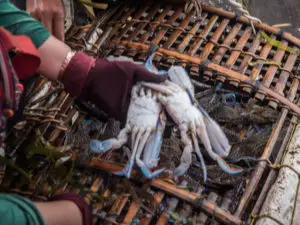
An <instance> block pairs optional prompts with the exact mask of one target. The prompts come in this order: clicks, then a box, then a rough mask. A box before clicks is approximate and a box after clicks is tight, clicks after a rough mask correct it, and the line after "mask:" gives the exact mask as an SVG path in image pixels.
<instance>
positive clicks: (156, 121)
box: [90, 84, 165, 178]
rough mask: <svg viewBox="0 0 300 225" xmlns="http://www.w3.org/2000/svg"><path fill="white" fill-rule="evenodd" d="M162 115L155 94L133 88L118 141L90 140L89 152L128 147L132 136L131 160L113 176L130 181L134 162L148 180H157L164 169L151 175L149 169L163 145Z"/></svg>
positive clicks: (140, 87)
mask: <svg viewBox="0 0 300 225" xmlns="http://www.w3.org/2000/svg"><path fill="white" fill-rule="evenodd" d="M161 111H162V107H161V104H160V103H158V102H157V93H155V92H152V91H151V89H149V88H144V87H142V85H141V84H137V85H135V86H134V87H133V89H132V97H131V102H130V105H129V109H128V113H127V121H126V125H125V127H124V128H123V129H122V130H121V131H120V133H119V135H118V136H117V138H111V139H108V140H105V141H97V140H92V141H91V144H90V147H91V149H92V151H94V152H97V153H103V152H106V151H108V150H114V149H119V148H121V147H122V146H123V145H124V144H126V143H127V141H128V139H129V134H130V133H131V150H132V152H131V157H130V159H129V161H128V162H127V164H126V166H125V168H124V170H123V171H120V172H116V173H115V174H116V175H119V176H126V177H127V178H130V175H131V172H132V169H133V165H134V162H136V164H137V165H138V166H139V167H140V169H141V171H142V172H143V174H144V175H145V176H146V177H147V178H154V177H157V176H158V175H159V174H161V173H162V172H163V171H164V169H159V170H157V171H154V172H151V171H150V168H154V167H155V166H156V165H157V162H158V155H159V151H160V147H161V142H162V134H163V130H164V126H165V118H163V114H162V113H161ZM143 152H144V154H143V160H142V159H141V158H142V153H143Z"/></svg>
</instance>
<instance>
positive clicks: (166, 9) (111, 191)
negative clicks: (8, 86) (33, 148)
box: [2, 1, 300, 225]
mask: <svg viewBox="0 0 300 225" xmlns="http://www.w3.org/2000/svg"><path fill="white" fill-rule="evenodd" d="M255 28H256V32H257V33H256V34H254V32H253V30H252V27H251V25H250V23H249V21H248V20H247V19H246V18H244V17H238V18H237V17H236V15H234V14H233V13H229V12H225V11H222V10H219V9H216V8H212V7H209V6H203V12H202V18H201V20H196V19H195V18H194V15H193V13H189V14H185V13H184V11H183V8H182V7H181V6H176V8H175V6H172V5H158V4H152V3H151V2H150V1H149V2H147V3H145V4H143V5H136V4H131V3H130V4H124V5H121V6H120V5H118V6H117V7H116V8H111V9H110V10H108V11H107V12H105V13H104V15H103V17H101V18H99V20H98V21H96V22H94V23H93V24H92V25H91V26H89V27H88V28H84V29H82V28H78V27H75V26H72V27H71V28H70V29H69V31H68V32H67V34H66V42H67V43H68V44H69V45H70V46H71V47H72V48H74V49H76V50H83V51H85V52H87V53H88V54H90V55H93V56H95V57H99V56H100V57H106V56H111V55H114V56H128V57H132V58H134V59H135V60H137V61H144V60H145V59H146V57H147V53H148V51H149V48H150V47H151V45H152V44H156V45H158V46H159V49H158V52H157V54H156V57H155V59H154V62H155V64H156V65H157V66H158V67H160V68H167V67H169V66H171V65H173V64H180V65H183V66H185V68H186V69H187V70H188V72H189V73H190V75H191V78H192V79H193V82H194V84H195V86H196V88H199V87H202V86H205V84H203V83H202V82H205V83H206V84H208V85H212V84H215V83H218V82H219V83H222V84H223V87H226V88H228V89H231V90H235V91H238V92H239V93H246V94H249V95H250V96H253V97H254V98H257V99H258V100H259V101H261V104H263V105H270V106H271V107H273V108H274V109H277V110H278V111H279V116H278V118H277V122H276V123H275V125H274V128H273V130H272V133H271V135H270V137H269V140H268V143H267V145H266V146H265V148H264V150H263V152H261V153H260V155H261V158H262V159H267V158H269V157H270V156H271V155H272V154H274V153H277V149H276V148H275V144H278V143H277V140H278V137H279V136H280V135H282V132H283V131H282V129H283V127H284V125H285V124H286V123H287V119H288V118H289V114H294V117H295V118H297V116H298V115H297V114H299V108H298V106H297V104H296V102H297V99H298V97H299V78H298V75H297V73H298V71H297V68H298V67H299V56H298V55H296V54H294V53H291V52H288V51H287V50H283V49H277V48H276V47H274V46H272V45H271V44H270V43H268V42H266V41H265V40H264V39H262V37H261V33H260V32H261V31H265V32H266V33H267V34H268V35H269V36H270V37H272V38H274V39H276V40H279V41H281V42H282V43H283V44H285V45H288V46H289V47H291V48H293V49H295V50H298V49H299V46H300V41H299V40H298V39H296V38H295V37H293V36H291V35H290V34H286V33H280V31H279V30H278V29H275V28H273V27H270V26H267V25H265V24H255ZM261 60H266V61H267V62H269V63H258V62H259V61H261ZM274 61H275V62H277V63H274ZM249 62H250V63H249ZM278 63H280V64H281V65H280V66H279V65H278ZM256 81H259V82H261V84H262V85H258V83H257V82H256ZM200 82H201V83H200ZM46 84H47V83H46V81H45V80H43V79H40V80H37V82H36V84H35V86H34V88H35V89H34V90H35V93H37V92H38V91H39V90H42V89H43V88H45V86H46ZM59 88H61V87H60V85H59V84H57V83H52V84H51V86H50V88H49V90H48V91H47V93H44V94H43V95H42V96H40V97H39V99H38V100H37V102H36V103H35V102H30V100H29V102H28V107H27V108H26V110H25V121H26V124H25V125H23V127H21V128H18V129H19V130H17V131H15V134H11V135H10V140H11V141H10V143H11V144H10V146H9V151H8V152H9V153H10V154H11V155H13V154H14V153H15V152H16V151H20V146H24V141H25V139H26V138H27V137H28V136H29V135H30V134H31V133H32V132H33V131H35V130H36V129H37V128H38V129H39V130H40V132H41V134H42V135H43V137H44V138H45V139H46V140H48V141H50V142H51V143H52V144H53V145H55V146H61V145H67V144H68V143H69V142H70V143H73V144H74V143H75V144H74V145H76V146H77V147H76V148H75V149H74V150H73V152H72V156H73V159H74V160H75V161H76V168H78V169H75V172H74V173H75V175H78V177H79V178H78V180H79V181H80V183H81V185H82V186H84V188H85V189H80V188H78V187H76V186H75V187H74V186H73V185H72V184H70V183H68V182H66V183H65V184H64V185H62V186H61V187H60V188H59V189H58V190H56V193H61V192H66V191H71V192H74V193H79V194H81V195H83V196H85V199H86V200H87V201H88V202H90V203H91V204H92V205H93V209H94V211H93V213H94V215H95V217H94V224H102V223H103V222H104V223H107V224H133V225H135V224H139V225H148V224H150V223H151V224H154V223H156V224H159V225H160V224H169V223H171V222H170V221H172V219H173V220H174V215H177V214H180V215H181V217H189V218H192V217H193V218H195V219H193V224H201V223H203V224H204V223H206V224H213V225H216V224H234V225H240V224H243V222H244V220H245V219H247V217H245V216H246V213H245V212H246V209H247V211H250V210H252V208H253V207H252V206H253V202H252V201H253V199H255V196H254V194H255V195H258V194H259V193H260V185H262V183H261V182H263V180H262V176H263V174H264V173H265V172H268V170H267V162H266V161H261V162H259V163H258V165H257V166H256V167H255V169H254V171H253V172H252V174H251V176H249V180H248V182H247V184H246V185H245V186H243V187H242V188H241V190H240V191H239V192H238V191H237V193H240V195H241V196H237V199H238V203H237V205H235V206H233V203H234V201H233V197H232V196H233V195H232V193H230V191H228V192H226V193H218V192H214V191H213V190H209V191H208V190H207V189H206V188H205V187H204V186H202V185H199V186H198V189H197V190H193V191H189V190H186V189H184V186H188V185H189V183H188V182H186V181H183V182H182V183H181V186H179V185H175V184H174V183H171V182H170V181H169V180H167V179H163V178H161V179H154V180H151V181H147V180H145V179H144V178H141V177H140V175H139V173H138V171H136V170H135V171H133V175H132V179H131V181H130V184H131V185H132V189H133V190H131V189H130V188H129V189H130V190H128V188H127V187H126V185H122V182H123V181H124V180H123V179H121V178H118V177H114V176H112V175H111V172H114V171H119V170H120V169H122V168H123V165H121V164H119V163H117V162H112V161H106V160H103V159H105V158H108V159H110V160H111V158H112V157H111V155H109V154H110V153H108V155H101V156H90V155H89V151H88V147H86V146H85V145H84V144H83V143H88V141H89V138H103V137H108V136H109V137H111V136H115V135H116V134H117V133H118V131H119V130H118V129H119V127H118V126H115V127H114V128H112V127H109V122H104V121H98V120H96V119H95V118H92V120H93V121H94V122H95V121H96V122H95V124H96V125H95V126H97V129H96V130H97V132H96V133H93V134H90V133H87V134H82V133H80V132H79V131H76V129H77V127H82V126H83V124H84V123H85V122H86V120H87V118H86V117H87V113H86V112H83V111H82V110H81V109H79V108H78V107H77V106H75V105H74V104H73V99H72V98H71V97H70V96H69V95H68V94H67V93H65V92H64V91H62V90H61V89H59ZM32 98H33V96H28V99H32ZM49 99H50V100H51V101H52V103H51V104H49V103H48V100H49ZM113 123H114V122H113ZM247 129H248V127H244V129H243V130H242V131H241V132H240V133H239V134H238V136H239V137H242V138H243V137H244V136H245V134H246V131H247ZM79 130H80V129H79ZM107 130H110V131H109V132H108V133H107ZM25 131H26V133H25ZM72 132H73V133H76V132H77V133H76V134H77V136H73V137H72V136H70V133H72ZM287 133H288V134H289V132H287ZM288 134H287V135H288ZM91 136H92V137H91ZM242 138H241V139H242ZM286 139H287V137H286ZM15 140H17V141H15ZM78 146H80V147H78ZM285 146H286V141H284V142H283V143H282V146H281V149H284V148H285ZM82 152H84V154H83V155H84V157H83V159H84V160H82V159H81V158H80V157H81V155H82ZM85 154H86V155H85ZM99 158H100V159H101V160H99ZM118 160H119V158H118ZM48 170H49V171H50V167H49V168H48V167H45V171H48ZM44 174H45V173H42V175H41V174H39V173H38V174H37V175H36V176H34V177H33V180H32V182H31V185H30V188H29V191H20V190H22V187H15V184H14V182H13V181H11V180H5V182H4V183H3V185H2V186H3V187H2V188H4V189H5V190H10V191H15V192H19V193H21V194H23V195H26V196H28V197H30V198H35V199H37V198H38V199H46V197H48V194H49V193H48V192H49V187H50V186H51V185H52V186H53V184H49V182H46V180H47V177H45V176H44ZM272 176H274V174H273V175H272ZM270 179H271V178H270ZM141 183H142V184H145V185H146V187H141V185H142V184H141ZM125 187H126V188H125ZM13 188H14V189H13ZM264 192H265V190H264V191H263V192H262V195H264V194H265V193H264ZM237 193H235V195H238V194H237ZM95 195H99V196H101V199H100V200H99V198H98V199H97V198H96V199H95ZM137 196H138V197H137ZM182 203H185V204H187V206H186V207H184V209H182V208H181V204H182ZM250 203H251V204H250ZM260 205H261V200H260V202H258V203H257V205H256V206H255V208H254V209H255V210H256V211H257V210H259V207H260ZM191 209H192V210H191ZM189 211H193V212H192V213H193V216H190V214H191V212H189ZM199 221H200V222H199ZM174 223H183V224H184V222H182V221H181V222H180V221H175V222H174Z"/></svg>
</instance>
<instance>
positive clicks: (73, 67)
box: [61, 52, 96, 97]
mask: <svg viewBox="0 0 300 225" xmlns="http://www.w3.org/2000/svg"><path fill="white" fill-rule="evenodd" d="M95 61H96V60H95V59H94V58H92V57H90V56H88V55H86V54H85V53H83V52H77V53H76V54H75V55H74V56H73V58H72V59H71V61H70V62H69V65H68V66H67V68H66V70H65V72H64V74H63V75H62V77H61V82H62V83H63V84H64V86H65V89H66V91H68V92H69V93H70V94H71V95H72V96H74V97H80V95H81V93H82V90H83V88H84V85H85V82H86V79H87V76H88V73H89V71H90V69H91V68H92V67H93V66H94V65H95Z"/></svg>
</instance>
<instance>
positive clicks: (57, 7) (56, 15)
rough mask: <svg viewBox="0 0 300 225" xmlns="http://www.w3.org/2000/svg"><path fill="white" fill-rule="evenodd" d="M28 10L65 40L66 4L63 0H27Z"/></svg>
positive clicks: (57, 36) (60, 38) (54, 34)
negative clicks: (64, 4)
mask: <svg viewBox="0 0 300 225" xmlns="http://www.w3.org/2000/svg"><path fill="white" fill-rule="evenodd" d="M26 11H27V12H28V13H29V14H30V15H31V16H32V17H33V18H35V19H36V20H38V21H40V22H42V23H43V25H44V26H45V27H46V28H47V29H48V31H49V32H50V33H51V34H53V36H55V37H56V38H57V39H59V40H61V41H64V36H65V35H64V19H65V18H64V17H65V16H64V6H63V3H62V0H51V1H49V0H26Z"/></svg>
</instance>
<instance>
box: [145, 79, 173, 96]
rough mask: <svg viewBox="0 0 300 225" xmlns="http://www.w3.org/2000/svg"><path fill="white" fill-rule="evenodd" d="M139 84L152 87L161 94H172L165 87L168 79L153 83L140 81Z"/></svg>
mask: <svg viewBox="0 0 300 225" xmlns="http://www.w3.org/2000/svg"><path fill="white" fill-rule="evenodd" d="M141 84H142V85H143V86H144V87H148V88H151V89H153V90H155V91H157V92H159V93H161V94H164V95H170V94H172V91H170V90H169V89H168V88H166V85H168V84H169V82H168V81H165V83H164V84H154V83H148V82H141Z"/></svg>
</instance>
